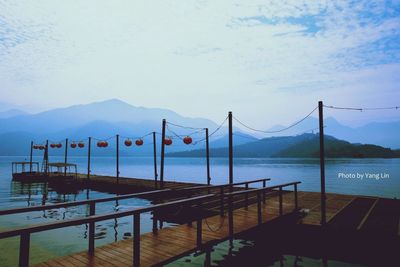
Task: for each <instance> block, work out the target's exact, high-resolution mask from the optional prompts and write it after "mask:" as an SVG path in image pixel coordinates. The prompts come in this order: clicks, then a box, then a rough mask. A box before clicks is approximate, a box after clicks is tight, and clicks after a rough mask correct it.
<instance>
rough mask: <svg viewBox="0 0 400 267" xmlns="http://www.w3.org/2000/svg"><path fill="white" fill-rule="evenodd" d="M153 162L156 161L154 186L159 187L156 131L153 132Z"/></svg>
mask: <svg viewBox="0 0 400 267" xmlns="http://www.w3.org/2000/svg"><path fill="white" fill-rule="evenodd" d="M153 162H154V188H155V189H157V187H158V185H157V178H158V174H157V143H156V132H153Z"/></svg>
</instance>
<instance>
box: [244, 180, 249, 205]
mask: <svg viewBox="0 0 400 267" xmlns="http://www.w3.org/2000/svg"><path fill="white" fill-rule="evenodd" d="M245 190H246V191H247V190H249V183H246V184H245ZM245 202H246V203H245V205H246V209H247V208H248V207H249V193H247V192H246V193H245Z"/></svg>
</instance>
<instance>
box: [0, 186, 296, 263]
mask: <svg viewBox="0 0 400 267" xmlns="http://www.w3.org/2000/svg"><path fill="white" fill-rule="evenodd" d="M266 180H269V179H259V180H255V181H248V182H242V183H237V184H235V185H238V184H239V185H240V184H244V185H246V184H247V186H246V188H248V184H251V183H254V182H260V181H262V182H263V184H264V183H265V181H266ZM298 184H300V182H293V183H286V184H281V185H276V186H269V187H265V186H264V187H262V188H257V189H247V190H241V191H235V192H231V193H224V192H223V188H225V187H226V186H232V185H219V186H214V187H220V188H222V191H221V192H222V194H207V195H203V196H196V197H192V198H187V199H180V200H175V201H171V202H167V203H161V204H155V205H151V206H149V207H144V208H138V209H133V210H128V211H121V212H113V213H109V214H104V215H95V209H96V208H95V207H96V206H95V205H96V203H99V202H107V201H114V200H121V199H128V198H134V197H140V196H145V195H154V194H161V193H167V192H172V191H173V190H171V189H163V190H156V191H150V192H142V193H135V194H129V195H122V196H116V197H108V198H101V199H93V200H83V201H74V202H67V203H60V204H52V205H45V206H33V207H26V208H16V209H9V210H3V211H0V215H7V214H15V213H21V212H30V211H39V210H47V209H55V208H63V207H71V206H78V205H89V206H90V211H89V213H90V216H88V217H85V218H80V219H72V220H64V221H58V222H52V223H47V224H41V225H34V226H30V227H23V228H19V229H14V230H8V231H3V232H0V239H2V238H7V237H13V236H20V253H19V261H20V264H19V265H20V266H23V267H25V266H28V265H29V244H30V235H31V234H32V233H37V232H42V231H47V230H52V229H59V228H64V227H69V226H75V225H81V224H89V235H88V237H89V242H88V252H89V255H94V250H95V239H94V236H95V223H96V222H98V221H104V220H109V219H116V218H120V217H126V216H131V215H133V229H134V231H133V251H134V252H133V266H135V267H136V266H140V214H141V213H145V212H153V214H154V213H155V212H156V211H160V210H161V209H167V210H168V208H169V209H170V208H174V207H177V206H180V205H189V204H193V205H194V204H196V205H199V206H201V204H202V202H204V201H206V200H210V199H213V198H216V199H220V205H221V210H222V213H221V216H223V215H224V212H223V210H224V200H225V199H226V198H227V199H228V213H229V239H230V240H232V239H233V235H234V232H233V197H234V196H237V195H242V194H245V196H246V199H245V201H246V206H247V205H248V203H247V202H248V195H249V194H252V193H255V194H256V195H257V214H258V223H259V224H261V223H262V210H261V194H263V198H264V200H263V201H264V202H265V194H266V193H268V192H276V190H275V189H278V194H279V215H280V216H281V215H283V198H282V191H283V190H282V188H284V187H287V186H292V185H293V186H294V194H295V197H294V201H295V210H296V209H298V199H297V185H298ZM264 185H265V184H264ZM202 188H203V187H202ZM192 219H193V218H192ZM202 219H204V218H201V217H196V218H194V219H193V220H194V221H197V241H196V243H197V247H198V248H200V247H201V245H202ZM154 222H155V216H153V230H154Z"/></svg>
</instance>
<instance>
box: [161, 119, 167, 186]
mask: <svg viewBox="0 0 400 267" xmlns="http://www.w3.org/2000/svg"><path fill="white" fill-rule="evenodd" d="M166 123H167V122H166V120H165V119H163V120H162V132H161V162H160V165H161V166H160V187H161V188H164V156H165V125H166Z"/></svg>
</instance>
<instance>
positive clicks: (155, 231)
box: [152, 210, 158, 234]
mask: <svg viewBox="0 0 400 267" xmlns="http://www.w3.org/2000/svg"><path fill="white" fill-rule="evenodd" d="M152 219H153V229H152V231H153V234H157V232H158V228H157V217H156V211H154V210H153V218H152Z"/></svg>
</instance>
